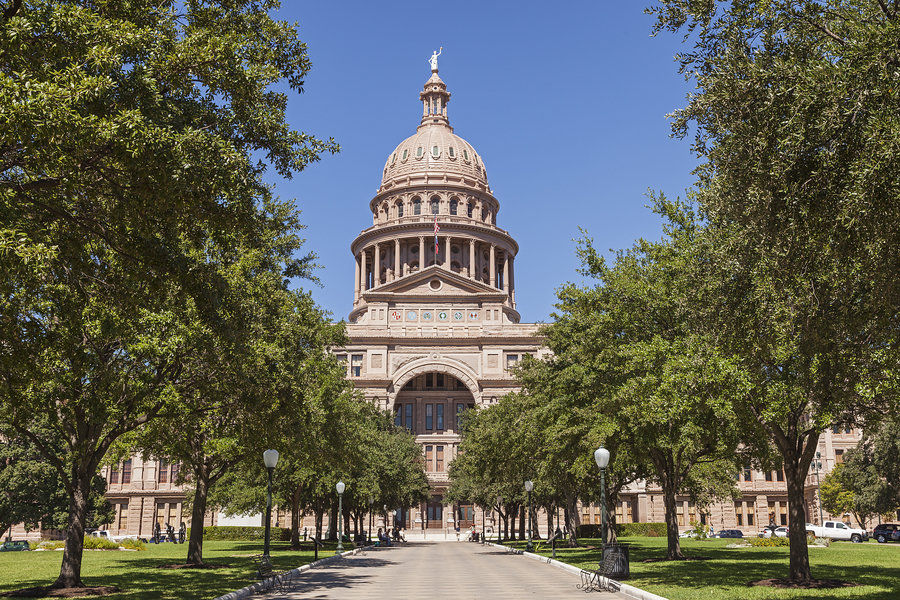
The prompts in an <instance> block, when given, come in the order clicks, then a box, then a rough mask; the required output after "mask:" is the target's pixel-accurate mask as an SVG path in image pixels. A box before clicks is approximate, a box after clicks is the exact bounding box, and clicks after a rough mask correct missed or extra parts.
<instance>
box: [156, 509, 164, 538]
mask: <svg viewBox="0 0 900 600" xmlns="http://www.w3.org/2000/svg"><path fill="white" fill-rule="evenodd" d="M156 522H157V523H159V526H160V528H161V529H162V530H163V531H165V529H166V503H165V502H158V503H157V504H156Z"/></svg>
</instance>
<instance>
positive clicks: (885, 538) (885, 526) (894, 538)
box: [872, 523, 900, 544]
mask: <svg viewBox="0 0 900 600" xmlns="http://www.w3.org/2000/svg"><path fill="white" fill-rule="evenodd" d="M872 537H873V538H875V540H876V541H877V542H878V543H879V544H883V543H885V542H900V525H898V524H897V523H882V524H880V525H876V526H875V529H873V530H872Z"/></svg>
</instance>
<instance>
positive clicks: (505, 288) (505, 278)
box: [503, 250, 509, 298]
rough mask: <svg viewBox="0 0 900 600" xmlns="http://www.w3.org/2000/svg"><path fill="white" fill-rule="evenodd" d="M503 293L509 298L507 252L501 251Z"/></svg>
mask: <svg viewBox="0 0 900 600" xmlns="http://www.w3.org/2000/svg"><path fill="white" fill-rule="evenodd" d="M503 293H504V294H506V296H507V298H509V252H506V251H505V250H504V251H503Z"/></svg>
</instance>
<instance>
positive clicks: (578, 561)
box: [541, 538, 900, 600]
mask: <svg viewBox="0 0 900 600" xmlns="http://www.w3.org/2000/svg"><path fill="white" fill-rule="evenodd" d="M620 541H621V542H622V543H626V544H628V545H629V547H630V553H631V577H630V578H629V580H628V583H629V584H631V585H633V586H635V587H639V588H643V589H647V590H648V591H651V592H654V593H659V594H661V595H663V596H666V595H667V594H666V592H667V591H668V592H670V593H672V596H674V597H691V595H692V594H696V593H698V592H697V591H698V590H700V589H703V590H706V591H705V592H704V595H706V596H708V597H713V598H720V597H721V598H743V597H746V596H749V595H750V594H749V587H748V586H749V584H750V582H752V581H758V580H761V579H770V578H772V579H776V578H780V577H785V576H787V570H788V560H789V557H788V549H787V548H726V547H724V545H713V544H714V543H715V542H713V543H710V542H699V543H692V544H684V545H682V551H683V552H684V554H685V555H686V556H687V557H695V556H704V557H706V558H707V560H703V561H698V560H687V561H659V560H658V559H660V558H664V557H665V552H666V547H665V542H664V541H661V542H660V541H648V540H646V539H640V538H623V539H622V540H620ZM583 542H584V543H593V542H594V540H583ZM879 550H880V549H879V548H877V547H875V548H871V547H866V546H860V545H852V546H850V545H847V544H844V545H842V544H833V545H832V547H831V548H822V549H811V550H810V552H809V555H810V562H811V564H812V574H813V577H821V578H826V579H839V580H844V581H848V582H852V583H854V584H857V585H859V586H871V587H868V588H867V589H859V588H843V591H841V592H838V591H835V590H827V589H823V590H802V589H794V590H790V598H791V600H807V599H810V600H811V599H819V600H821V599H822V598H828V597H841V598H846V597H854V596H855V597H865V598H867V599H873V600H897V599H898V598H900V593H898V592H897V590H898V589H900V556H895V555H894V553H891V554H887V553H884V552H879ZM541 554H549V551H547V552H545V551H543V549H542V552H541ZM600 556H601V553H600V549H599V548H597V549H587V548H575V549H569V548H564V549H559V548H558V549H557V559H559V560H562V561H564V562H567V563H570V564H573V565H576V566H579V567H581V568H585V569H594V568H596V566H597V564H598V563H599V561H600ZM647 559H654V562H647V563H645V562H643V561H644V560H647ZM654 588H661V589H654ZM678 588H680V590H678ZM873 588H875V589H873ZM755 589H756V590H758V591H757V592H756V594H769V596H759V595H753V596H752V597H781V596H780V593H783V592H787V590H779V591H775V590H774V589H773V588H755ZM854 589H856V590H858V591H857V592H856V593H853V590H854ZM673 590H678V591H677V592H675V591H673ZM692 590H693V591H692ZM764 590H768V591H764ZM714 591H715V592H718V593H719V595H716V594H715V593H710V592H714Z"/></svg>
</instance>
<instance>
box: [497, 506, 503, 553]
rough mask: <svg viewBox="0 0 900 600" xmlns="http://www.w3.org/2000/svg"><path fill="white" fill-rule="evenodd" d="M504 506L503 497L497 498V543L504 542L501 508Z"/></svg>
mask: <svg viewBox="0 0 900 600" xmlns="http://www.w3.org/2000/svg"><path fill="white" fill-rule="evenodd" d="M501 506H503V496H497V543H498V544H500V543H502V542H503V530H502V529H501V528H500V518H501V516H500V507H501Z"/></svg>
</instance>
